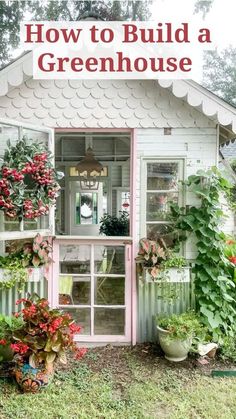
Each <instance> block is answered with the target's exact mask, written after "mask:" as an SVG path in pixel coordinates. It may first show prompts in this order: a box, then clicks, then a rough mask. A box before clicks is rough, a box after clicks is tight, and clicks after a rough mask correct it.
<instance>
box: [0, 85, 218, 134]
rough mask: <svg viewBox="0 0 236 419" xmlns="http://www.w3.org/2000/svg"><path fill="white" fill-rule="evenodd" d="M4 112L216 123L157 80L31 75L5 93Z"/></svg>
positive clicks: (54, 120)
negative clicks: (48, 78) (90, 78)
mask: <svg viewBox="0 0 236 419" xmlns="http://www.w3.org/2000/svg"><path fill="white" fill-rule="evenodd" d="M0 117H1V118H10V119H17V120H20V121H24V122H30V123H37V124H39V123H40V124H42V125H46V126H49V127H63V128H67V127H72V128H153V127H157V128H163V127H168V126H169V127H173V128H178V127H214V126H215V125H216V124H215V122H212V121H211V120H210V119H209V118H207V117H205V116H204V115H203V114H202V113H201V112H199V111H198V110H196V109H194V108H193V107H191V106H189V105H188V104H187V103H186V102H185V101H184V100H182V99H177V98H176V97H175V96H174V95H173V94H172V93H171V92H170V91H169V90H168V89H165V88H162V87H160V85H159V84H158V82H157V81H154V80H142V81H139V80H130V81H125V80H118V81H116V80H98V81H90V80H87V81H86V80H85V81H80V80H55V81H54V80H40V81H39V80H33V79H32V78H29V79H28V80H26V81H24V82H22V83H21V84H20V85H19V87H15V88H14V89H11V90H10V91H9V92H8V93H7V94H6V95H5V96H2V97H0Z"/></svg>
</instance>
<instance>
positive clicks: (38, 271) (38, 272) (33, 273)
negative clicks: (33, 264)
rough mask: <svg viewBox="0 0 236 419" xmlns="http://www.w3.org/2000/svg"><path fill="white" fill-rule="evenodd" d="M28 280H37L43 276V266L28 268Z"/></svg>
mask: <svg viewBox="0 0 236 419" xmlns="http://www.w3.org/2000/svg"><path fill="white" fill-rule="evenodd" d="M28 273H29V277H28V281H29V282H39V281H40V280H41V279H42V278H43V275H44V273H43V268H28Z"/></svg>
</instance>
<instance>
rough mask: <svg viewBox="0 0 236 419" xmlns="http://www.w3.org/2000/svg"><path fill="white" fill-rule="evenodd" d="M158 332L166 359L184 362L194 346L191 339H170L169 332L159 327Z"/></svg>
mask: <svg viewBox="0 0 236 419" xmlns="http://www.w3.org/2000/svg"><path fill="white" fill-rule="evenodd" d="M157 331H158V338H159V342H160V346H161V349H162V350H163V351H164V352H165V358H166V359H168V361H172V362H180V361H184V360H185V359H186V358H187V356H188V353H189V350H190V348H191V345H192V341H191V339H186V340H179V339H175V340H173V339H170V336H169V332H168V331H167V330H165V329H162V328H161V327H159V326H157Z"/></svg>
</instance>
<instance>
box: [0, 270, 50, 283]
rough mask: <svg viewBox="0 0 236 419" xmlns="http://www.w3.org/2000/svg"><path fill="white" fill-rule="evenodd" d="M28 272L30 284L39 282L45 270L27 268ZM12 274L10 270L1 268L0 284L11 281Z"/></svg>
mask: <svg viewBox="0 0 236 419" xmlns="http://www.w3.org/2000/svg"><path fill="white" fill-rule="evenodd" d="M26 270H27V271H28V281H29V282H39V281H40V280H41V279H42V278H43V276H44V271H43V268H26ZM11 276H12V273H11V271H10V270H8V269H2V268H0V282H7V281H10V280H11Z"/></svg>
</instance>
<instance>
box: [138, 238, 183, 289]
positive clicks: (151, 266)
mask: <svg viewBox="0 0 236 419" xmlns="http://www.w3.org/2000/svg"><path fill="white" fill-rule="evenodd" d="M136 263H137V267H138V273H140V274H141V275H142V279H143V281H144V282H153V281H154V282H161V281H167V282H189V281H190V271H189V267H187V263H186V260H185V258H183V257H182V256H179V255H176V254H175V253H173V252H172V251H171V250H169V249H168V248H167V246H166V244H165V242H164V240H163V239H161V240H160V241H159V242H157V241H153V240H149V239H146V238H143V239H141V240H140V242H139V252H138V256H137V257H136Z"/></svg>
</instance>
